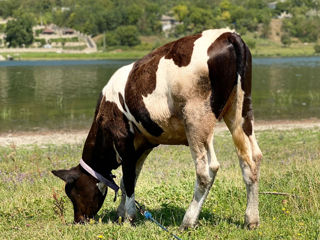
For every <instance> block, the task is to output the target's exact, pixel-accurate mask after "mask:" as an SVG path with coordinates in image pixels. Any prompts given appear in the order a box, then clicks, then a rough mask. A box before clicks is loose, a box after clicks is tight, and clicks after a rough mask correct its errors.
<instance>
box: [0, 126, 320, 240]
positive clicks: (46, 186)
mask: <svg viewBox="0 0 320 240" xmlns="http://www.w3.org/2000/svg"><path fill="white" fill-rule="evenodd" d="M319 130H320V129H319V128H313V129H303V130H302V129H294V130H286V131H271V130H269V131H261V132H258V133H257V138H258V141H259V144H260V147H261V149H262V152H263V153H264V159H263V162H262V166H261V184H260V191H262V192H263V191H278V192H287V193H290V194H294V195H297V196H298V197H296V198H294V197H289V196H274V195H260V217H261V225H260V227H259V228H258V229H257V230H252V231H249V230H246V229H245V228H244V219H243V217H244V212H245V207H246V194H245V186H244V184H243V182H242V177H241V171H240V168H239V166H238V161H237V157H236V155H235V151H234V147H233V144H232V142H231V137H230V135H229V134H227V133H219V134H218V135H217V136H216V138H215V139H216V140H215V149H216V153H217V157H218V160H219V162H220V163H221V169H220V170H219V172H218V176H217V179H216V181H215V184H214V186H213V188H212V190H211V192H210V194H209V196H208V198H207V201H206V202H205V204H204V206H203V209H202V212H201V214H200V218H199V225H198V227H196V228H195V229H189V230H187V231H184V232H179V230H178V228H179V224H180V223H181V221H182V218H183V215H184V212H185V210H186V208H187V206H188V204H189V202H190V201H191V198H192V194H193V186H194V180H195V173H194V166H193V162H192V160H191V157H190V153H189V150H188V148H187V147H184V146H161V147H158V148H157V149H155V150H154V151H153V152H152V153H151V155H150V156H149V158H148V159H147V161H146V163H145V166H144V168H143V170H142V173H141V177H140V178H139V181H138V185H137V188H136V198H137V200H138V201H140V202H141V203H143V204H145V205H146V206H147V209H148V210H149V211H150V212H151V213H152V214H153V216H154V218H155V219H157V220H158V221H160V222H161V223H162V224H163V225H165V226H167V227H168V229H169V230H170V231H172V232H174V233H176V234H177V235H178V236H179V237H181V238H182V239H320V230H319V225H320V131H319ZM81 150H82V145H62V146H56V145H47V146H41V147H39V146H35V145H30V146H25V147H16V146H11V147H0V170H1V172H0V239H172V238H170V236H169V235H168V234H167V233H166V232H164V231H162V230H161V229H160V228H159V227H157V226H156V225H155V224H153V223H151V222H149V221H146V220H144V219H143V218H142V217H141V216H139V217H138V220H137V223H136V227H132V226H130V225H129V224H128V223H124V224H123V225H118V224H115V223H112V220H113V219H114V218H115V217H116V213H115V209H116V207H117V205H118V203H119V199H118V200H117V203H113V193H109V194H108V196H107V198H106V201H105V203H104V205H103V207H102V209H101V210H100V211H99V213H98V215H97V217H96V218H95V221H91V223H88V224H86V225H74V224H72V221H73V210H72V205H71V203H70V201H69V200H68V199H67V197H66V195H65V193H64V184H63V182H62V181H61V180H59V179H58V178H56V177H54V176H53V175H52V174H51V173H50V170H52V169H61V168H69V167H71V166H74V165H76V164H77V163H78V161H79V159H80V157H81ZM115 173H116V175H117V176H118V178H117V181H119V179H120V176H121V171H120V169H118V170H117V171H116V172H115ZM53 196H55V198H56V200H55V199H54V197H53ZM58 201H59V202H60V205H59V206H60V210H59V208H57V207H56V205H55V204H57V202H58Z"/></svg>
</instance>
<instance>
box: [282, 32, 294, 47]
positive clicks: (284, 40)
mask: <svg viewBox="0 0 320 240" xmlns="http://www.w3.org/2000/svg"><path fill="white" fill-rule="evenodd" d="M281 43H282V44H283V45H284V46H290V45H291V43H292V41H291V38H290V37H289V35H288V34H283V35H282V36H281Z"/></svg>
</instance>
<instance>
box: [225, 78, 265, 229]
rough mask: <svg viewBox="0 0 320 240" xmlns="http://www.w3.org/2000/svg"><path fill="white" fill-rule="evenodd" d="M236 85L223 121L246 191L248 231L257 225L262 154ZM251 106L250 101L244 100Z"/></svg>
mask: <svg viewBox="0 0 320 240" xmlns="http://www.w3.org/2000/svg"><path fill="white" fill-rule="evenodd" d="M240 85H241V84H240V83H238V86H237V95H236V98H235V99H234V101H233V103H232V105H231V106H230V108H229V110H228V111H227V113H226V114H225V115H224V121H225V123H226V124H227V126H228V128H229V130H230V132H231V134H232V139H233V142H234V144H235V147H236V151H237V155H238V157H239V163H240V167H241V170H242V176H243V180H244V182H245V184H246V190H247V208H246V213H245V224H246V225H247V227H248V228H249V229H252V228H255V227H257V226H258V225H259V209H258V205H259V198H258V194H259V188H258V184H259V168H260V161H261V158H262V153H261V151H260V148H259V146H258V143H257V141H256V138H255V135H254V131H253V117H252V110H251V107H249V108H247V107H246V108H245V109H248V110H247V111H244V112H243V102H244V92H243V91H242V89H241V86H240ZM246 104H250V105H251V99H250V98H247V99H246Z"/></svg>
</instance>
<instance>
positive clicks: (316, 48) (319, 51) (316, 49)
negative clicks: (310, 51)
mask: <svg viewBox="0 0 320 240" xmlns="http://www.w3.org/2000/svg"><path fill="white" fill-rule="evenodd" d="M314 52H315V53H320V45H318V44H316V45H314Z"/></svg>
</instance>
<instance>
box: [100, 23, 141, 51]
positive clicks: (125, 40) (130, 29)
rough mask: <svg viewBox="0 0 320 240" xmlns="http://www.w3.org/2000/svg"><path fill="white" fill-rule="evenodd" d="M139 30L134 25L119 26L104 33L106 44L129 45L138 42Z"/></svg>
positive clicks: (131, 45) (134, 44)
mask: <svg viewBox="0 0 320 240" xmlns="http://www.w3.org/2000/svg"><path fill="white" fill-rule="evenodd" d="M138 36H139V32H138V29H137V28H136V27H135V26H120V27H118V28H117V29H116V30H115V31H110V32H107V33H106V44H107V46H129V47H133V46H136V45H138V44H140V39H139V38H138Z"/></svg>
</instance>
